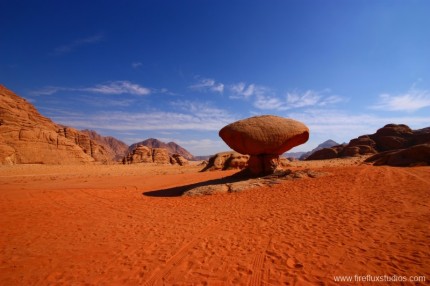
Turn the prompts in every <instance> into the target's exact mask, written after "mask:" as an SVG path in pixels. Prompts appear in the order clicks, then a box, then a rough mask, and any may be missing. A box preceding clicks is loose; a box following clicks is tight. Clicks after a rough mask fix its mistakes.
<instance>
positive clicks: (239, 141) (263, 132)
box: [219, 115, 309, 175]
mask: <svg viewBox="0 0 430 286" xmlns="http://www.w3.org/2000/svg"><path fill="white" fill-rule="evenodd" d="M219 135H220V137H221V138H222V139H223V140H224V142H225V143H227V145H228V146H229V147H230V148H232V149H233V150H235V151H236V152H239V153H241V154H248V155H250V158H249V161H248V167H247V169H248V170H249V171H250V173H251V174H252V175H264V174H270V173H272V172H273V171H274V170H275V169H276V168H277V166H278V164H279V155H281V154H283V153H284V152H286V151H288V150H290V149H291V148H293V147H295V146H297V145H300V144H303V143H305V142H306V141H307V140H308V139H309V129H308V128H307V127H306V125H304V124H303V123H301V122H298V121H296V120H293V119H289V118H283V117H278V116H273V115H262V116H255V117H250V118H247V119H243V120H239V121H236V122H234V123H231V124H229V125H227V126H225V127H223V128H222V129H221V130H220V131H219Z"/></svg>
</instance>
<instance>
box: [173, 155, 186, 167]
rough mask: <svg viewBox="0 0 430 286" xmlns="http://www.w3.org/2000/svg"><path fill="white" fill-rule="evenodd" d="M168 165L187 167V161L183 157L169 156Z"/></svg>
mask: <svg viewBox="0 0 430 286" xmlns="http://www.w3.org/2000/svg"><path fill="white" fill-rule="evenodd" d="M170 164H172V165H176V164H177V165H179V166H187V165H188V164H189V163H188V160H187V159H185V158H184V157H182V156H181V155H179V154H173V155H172V156H170Z"/></svg>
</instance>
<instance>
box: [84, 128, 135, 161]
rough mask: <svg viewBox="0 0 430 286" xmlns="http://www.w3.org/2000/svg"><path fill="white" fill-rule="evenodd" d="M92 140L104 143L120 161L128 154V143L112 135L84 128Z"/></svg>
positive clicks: (113, 156) (112, 155) (115, 158)
mask: <svg viewBox="0 0 430 286" xmlns="http://www.w3.org/2000/svg"><path fill="white" fill-rule="evenodd" d="M81 132H82V133H84V134H87V135H88V136H89V137H90V139H91V140H94V141H95V142H97V143H98V144H100V145H103V146H104V147H105V148H106V150H107V151H108V152H109V153H110V154H111V157H112V158H113V159H114V160H115V161H120V160H122V158H124V156H125V155H127V151H128V145H127V144H125V143H124V142H122V141H120V140H118V139H116V138H115V137H112V136H102V135H100V134H98V133H97V132H96V131H94V130H88V129H85V130H82V131H81Z"/></svg>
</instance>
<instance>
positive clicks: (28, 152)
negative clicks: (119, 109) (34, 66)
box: [0, 85, 111, 164]
mask: <svg viewBox="0 0 430 286" xmlns="http://www.w3.org/2000/svg"><path fill="white" fill-rule="evenodd" d="M110 161H111V157H110V154H109V152H108V150H106V148H105V147H104V146H102V145H100V144H98V143H96V142H95V141H94V140H91V139H90V138H89V136H88V135H87V134H85V133H82V132H79V131H78V130H76V129H73V128H70V127H65V126H61V125H58V124H56V123H54V122H52V121H51V120H50V119H49V118H46V117H44V116H42V115H41V114H40V113H39V112H38V111H37V110H36V108H35V107H34V106H33V105H32V104H30V103H29V102H28V101H26V100H25V99H23V98H21V97H19V96H18V95H16V94H15V93H13V92H12V91H10V90H8V89H7V88H6V87H4V86H3V85H0V164H76V163H90V162H102V163H108V162H110Z"/></svg>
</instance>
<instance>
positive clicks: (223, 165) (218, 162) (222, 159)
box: [202, 151, 249, 171]
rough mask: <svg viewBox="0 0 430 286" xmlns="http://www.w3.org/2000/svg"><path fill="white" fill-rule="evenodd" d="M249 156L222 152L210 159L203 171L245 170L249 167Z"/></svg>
mask: <svg viewBox="0 0 430 286" xmlns="http://www.w3.org/2000/svg"><path fill="white" fill-rule="evenodd" d="M248 159H249V155H243V154H240V153H237V152H233V151H230V152H220V153H217V154H215V155H214V156H212V157H211V158H209V161H208V163H207V164H206V166H205V168H204V169H203V170H202V171H215V170H231V169H244V168H246V167H247V166H248Z"/></svg>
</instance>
